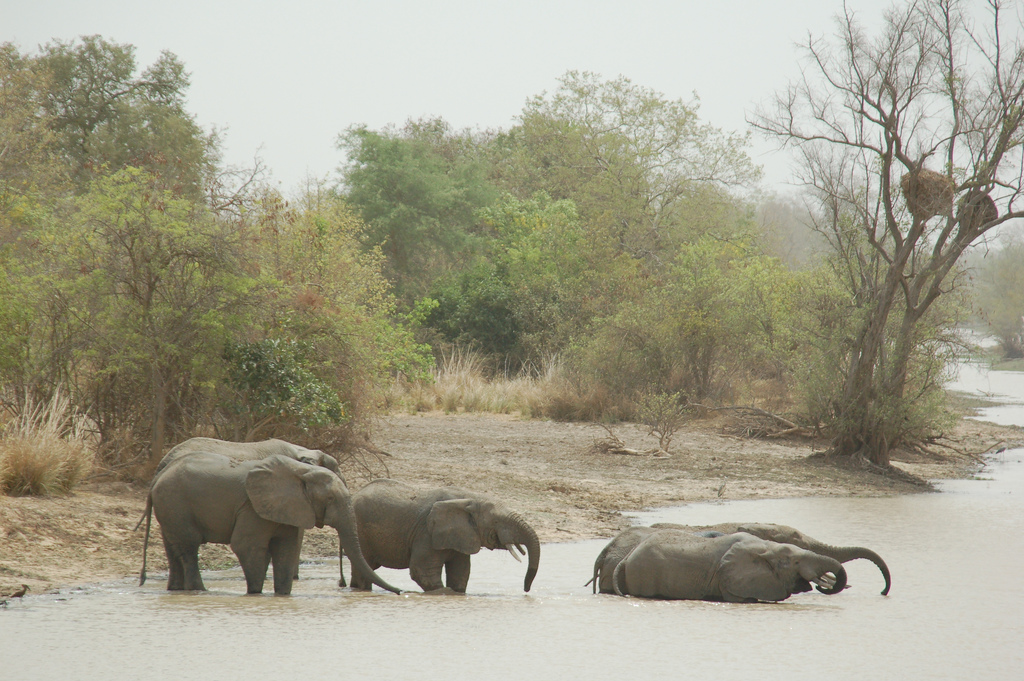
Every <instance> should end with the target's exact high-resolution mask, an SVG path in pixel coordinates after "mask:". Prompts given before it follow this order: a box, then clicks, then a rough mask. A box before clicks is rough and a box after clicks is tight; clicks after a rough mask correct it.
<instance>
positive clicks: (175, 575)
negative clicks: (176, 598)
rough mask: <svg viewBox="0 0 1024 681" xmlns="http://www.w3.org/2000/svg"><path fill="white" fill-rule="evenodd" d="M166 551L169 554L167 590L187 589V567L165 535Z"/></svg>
mask: <svg viewBox="0 0 1024 681" xmlns="http://www.w3.org/2000/svg"><path fill="white" fill-rule="evenodd" d="M164 553H166V554H167V590H168V591H184V590H185V567H184V565H183V564H182V562H181V556H180V554H179V553H178V551H177V549H175V548H174V547H173V546H172V545H171V543H170V542H169V541H167V537H164Z"/></svg>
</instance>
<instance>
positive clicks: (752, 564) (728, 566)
mask: <svg viewBox="0 0 1024 681" xmlns="http://www.w3.org/2000/svg"><path fill="white" fill-rule="evenodd" d="M741 536H744V539H741V540H739V541H737V542H735V543H733V544H732V546H731V547H730V548H729V550H728V551H726V552H725V554H724V555H723V556H722V559H721V561H720V562H719V567H718V571H717V579H718V580H719V590H720V592H721V595H722V597H723V598H724V599H725V600H727V601H751V600H757V601H781V600H785V599H786V598H789V596H791V595H792V594H795V593H801V592H804V591H810V590H811V583H814V584H815V588H816V589H817V590H818V591H820V592H821V593H823V594H829V595H831V594H837V593H839V592H840V591H842V590H843V589H845V588H846V570H845V569H844V568H843V566H842V564H841V563H840V562H839V561H837V560H835V559H834V558H829V557H828V556H822V555H819V554H817V553H813V552H811V551H807V550H805V549H801V548H799V547H796V546H793V545H790V544H779V543H777V542H772V541H765V540H761V539H758V538H756V537H753V536H752V535H750V536H749V539H747V538H746V537H747V536H748V535H741Z"/></svg>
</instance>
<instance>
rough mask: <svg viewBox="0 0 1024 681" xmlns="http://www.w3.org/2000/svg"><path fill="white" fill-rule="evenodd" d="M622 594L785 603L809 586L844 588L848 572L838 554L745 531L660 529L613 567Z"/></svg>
mask: <svg viewBox="0 0 1024 681" xmlns="http://www.w3.org/2000/svg"><path fill="white" fill-rule="evenodd" d="M612 583H613V585H614V587H615V593H617V594H619V595H620V596H625V595H632V596H640V597H643V598H670V599H688V600H709V601H726V602H729V603H755V602H759V601H768V602H772V601H782V600H785V599H787V598H789V597H790V596H791V595H793V594H795V593H801V592H804V591H810V590H811V583H814V584H815V585H816V587H815V588H817V589H818V591H820V592H822V593H824V594H829V595H831V594H837V593H839V592H840V591H842V590H843V589H845V588H846V570H844V569H843V566H842V564H841V563H840V562H839V561H837V560H835V559H834V558H829V557H827V556H822V555H819V554H817V553H813V552H811V551H806V550H804V549H801V548H799V547H797V546H793V545H792V544H780V543H778V542H773V541H765V540H764V539H760V538H759V537H755V536H754V535H752V534H747V533H746V532H737V533H735V534H724V535H720V536H716V537H703V536H700V535H695V534H693V533H692V532H688V531H685V530H673V529H657V530H654V531H653V532H651V533H650V534H648V535H647V536H646V537H644V538H643V539H642V540H641V541H640V543H639V544H637V545H636V547H635V548H634V549H633V550H632V551H630V552H629V554H628V555H627V556H626V557H625V559H623V560H622V561H621V562H619V564H618V565H616V566H615V572H614V574H613V578H612Z"/></svg>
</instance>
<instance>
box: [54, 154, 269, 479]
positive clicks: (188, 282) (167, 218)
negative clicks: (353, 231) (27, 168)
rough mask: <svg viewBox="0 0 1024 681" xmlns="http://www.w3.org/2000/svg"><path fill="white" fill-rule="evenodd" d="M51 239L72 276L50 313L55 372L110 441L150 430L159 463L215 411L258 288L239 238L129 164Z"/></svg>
mask: <svg viewBox="0 0 1024 681" xmlns="http://www.w3.org/2000/svg"><path fill="white" fill-rule="evenodd" d="M45 238H46V243H47V244H48V246H49V249H50V257H52V258H53V261H54V262H55V263H59V265H60V266H61V268H62V269H61V270H60V271H59V272H58V275H57V276H58V278H57V279H56V280H54V281H53V282H52V291H51V293H50V294H49V296H48V299H49V300H50V301H51V304H50V306H49V307H48V310H47V311H48V314H49V315H50V318H49V320H48V326H50V327H51V329H52V330H53V331H54V332H53V334H51V335H52V340H51V343H52V344H53V347H51V349H50V351H51V352H53V353H55V354H54V358H55V365H56V369H57V371H58V372H59V373H60V374H63V379H62V380H65V381H68V382H70V383H71V384H72V385H73V386H74V387H75V389H76V398H77V400H78V402H79V404H80V405H81V406H82V407H84V408H85V409H86V410H87V412H88V413H89V415H90V417H91V418H92V419H93V420H94V421H95V423H96V424H97V425H98V427H99V430H100V434H101V436H102V437H103V439H104V440H105V441H107V442H110V441H114V440H117V438H118V437H121V436H123V434H124V433H126V432H127V433H129V434H134V435H141V434H142V433H144V432H146V431H148V433H149V442H150V458H151V461H153V462H155V461H158V460H159V459H160V457H162V456H163V447H164V443H165V442H166V440H167V435H168V432H169V431H174V430H178V429H181V428H182V427H186V426H189V425H191V424H193V423H195V422H196V421H197V420H198V419H199V418H200V414H201V413H203V412H204V411H205V410H206V409H207V408H208V406H209V402H208V400H207V399H205V397H206V396H208V395H209V394H210V391H211V389H212V387H213V384H215V382H216V381H217V379H218V377H219V376H221V375H223V370H222V368H221V367H222V362H221V359H220V358H221V354H222V351H223V348H224V345H225V342H226V341H227V339H228V338H230V337H231V336H232V335H234V334H237V333H238V332H239V329H240V328H241V326H242V324H241V321H242V317H240V316H239V314H238V313H239V312H240V309H241V305H242V303H243V302H244V301H245V299H246V298H247V296H248V295H249V293H250V289H251V288H252V287H253V285H254V282H253V281H252V279H251V278H250V277H249V276H247V275H245V274H244V272H243V270H242V264H243V263H242V260H241V256H240V248H241V244H240V243H239V242H238V238H239V232H238V231H237V230H235V229H232V228H231V227H230V226H229V225H225V224H222V223H219V222H217V221H215V220H214V219H213V218H212V215H211V214H210V213H209V212H208V210H207V209H206V208H205V207H204V206H202V205H200V204H196V203H195V202H192V201H190V200H188V199H184V198H180V197H178V196H176V195H175V193H174V192H173V191H171V190H169V189H166V188H162V187H161V182H160V181H159V180H158V179H157V178H156V177H155V176H154V175H152V174H151V173H149V172H147V171H145V170H141V169H137V168H130V167H129V168H125V169H123V170H120V171H118V172H116V173H114V174H112V175H110V176H106V177H100V178H99V179H97V180H96V181H95V182H93V184H92V186H91V187H90V190H89V191H88V192H87V193H85V194H84V195H83V196H82V197H81V198H80V199H78V201H77V202H76V210H75V212H74V213H73V214H72V215H71V217H70V220H69V221H68V222H67V223H62V224H60V225H59V226H55V229H53V230H52V231H51V232H50V233H49V234H48V235H46V237H45ZM61 360H63V361H61Z"/></svg>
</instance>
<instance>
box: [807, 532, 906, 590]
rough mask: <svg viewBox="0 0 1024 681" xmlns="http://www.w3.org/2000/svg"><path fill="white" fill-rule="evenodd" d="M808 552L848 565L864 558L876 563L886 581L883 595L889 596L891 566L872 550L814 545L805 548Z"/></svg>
mask: <svg viewBox="0 0 1024 681" xmlns="http://www.w3.org/2000/svg"><path fill="white" fill-rule="evenodd" d="M804 548H806V549H807V550H808V551H813V552H814V553H817V554H818V555H821V556H828V557H829V558H834V559H835V560H838V561H839V562H840V563H848V562H849V561H851V560H855V559H857V558H863V559H864V560H870V561H871V562H872V563H874V564H875V565H876V566H877V567H878V569H879V571H880V572H881V573H882V577H883V578H884V579H885V588H884V589H882V595H883V596H886V595H888V594H889V587H890V586H891V585H892V579H891V578H890V576H889V566H888V565H886V564H885V561H884V560H882V557H881V556H879V555H878V554H877V553H875V552H874V551H872V550H871V549H866V548H863V547H861V546H829V545H828V544H812V545H811V546H806V547H804Z"/></svg>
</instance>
